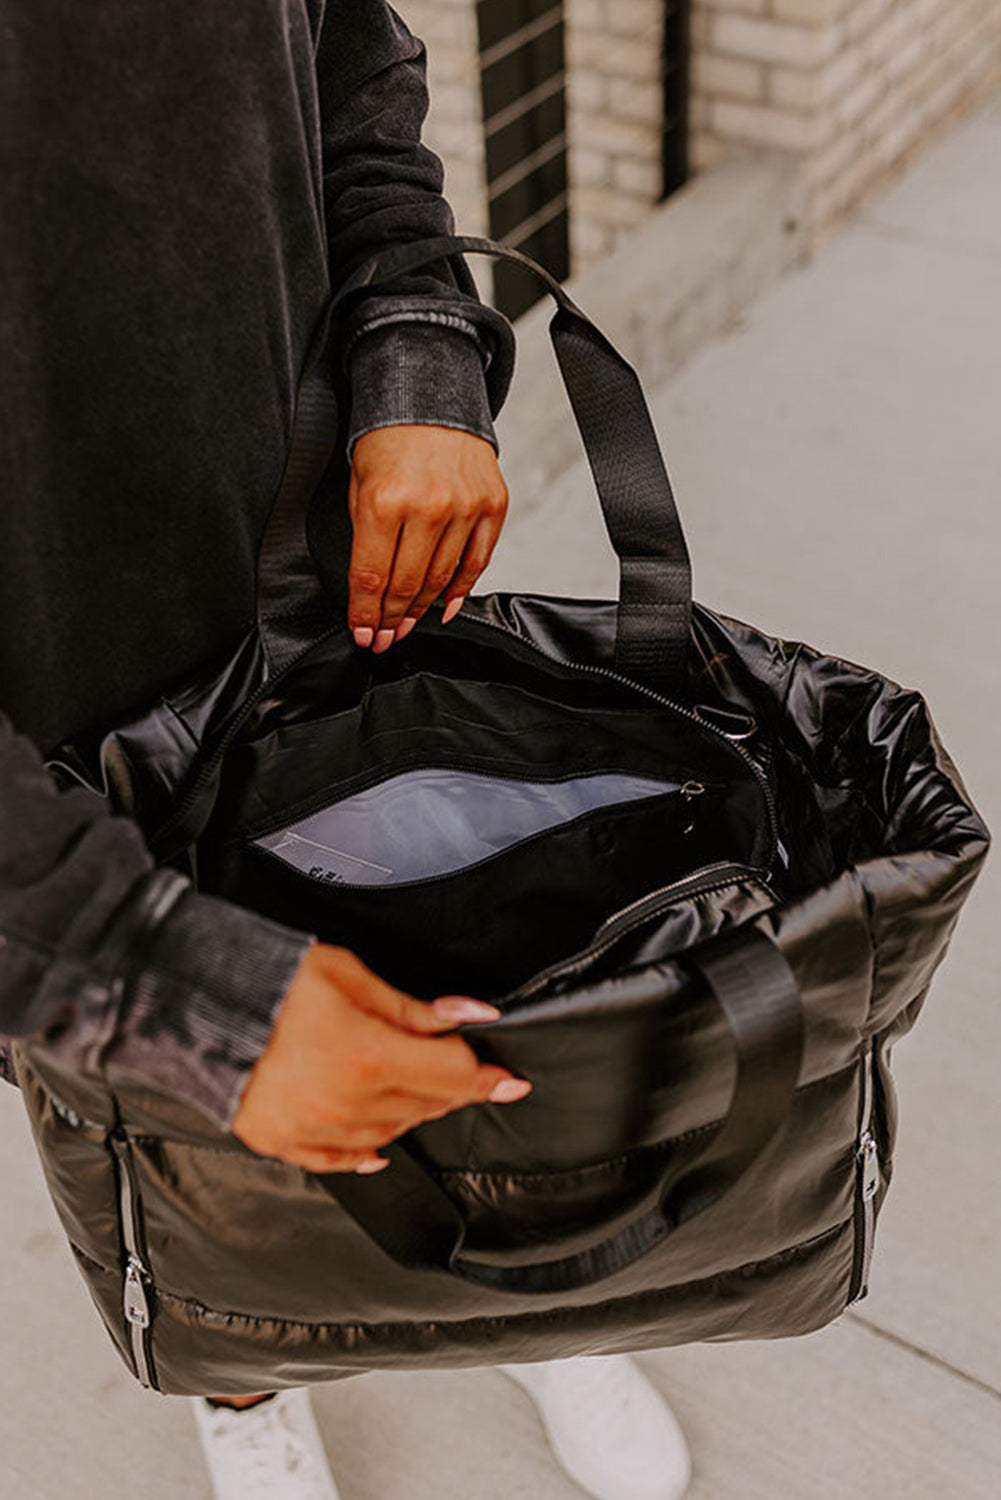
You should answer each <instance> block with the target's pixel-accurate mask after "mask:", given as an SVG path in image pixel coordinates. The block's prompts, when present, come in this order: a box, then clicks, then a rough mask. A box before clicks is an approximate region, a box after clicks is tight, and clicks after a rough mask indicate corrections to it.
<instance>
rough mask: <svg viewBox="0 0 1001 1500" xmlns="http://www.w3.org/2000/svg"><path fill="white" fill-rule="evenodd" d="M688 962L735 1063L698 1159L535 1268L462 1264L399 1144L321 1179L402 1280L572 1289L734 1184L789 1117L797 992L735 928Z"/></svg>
mask: <svg viewBox="0 0 1001 1500" xmlns="http://www.w3.org/2000/svg"><path fill="white" fill-rule="evenodd" d="M684 959H685V962H686V964H690V965H691V967H693V968H695V969H696V970H698V972H699V973H700V974H701V975H702V978H703V979H704V981H705V983H706V985H707V986H708V988H709V991H710V993H711V994H712V996H713V998H714V999H715V1001H716V1003H717V1005H718V1006H719V1008H720V1010H721V1011H722V1013H723V1015H724V1017H725V1019H726V1023H727V1028H728V1030H729V1034H730V1037H731V1040H732V1042H733V1046H734V1051H735V1053H736V1062H737V1069H736V1078H735V1082H734V1089H733V1095H732V1097H731V1100H730V1107H729V1110H728V1111H727V1116H726V1119H725V1120H724V1121H723V1123H722V1125H721V1127H720V1129H719V1130H718V1131H716V1132H714V1134H713V1136H712V1138H711V1140H710V1141H709V1144H708V1145H707V1146H706V1148H705V1150H704V1151H702V1152H701V1153H700V1154H699V1155H698V1156H697V1157H696V1159H695V1160H694V1161H693V1162H691V1163H690V1164H689V1165H688V1166H686V1167H685V1168H683V1169H682V1171H681V1172H680V1173H673V1172H672V1171H671V1168H670V1164H668V1166H667V1168H666V1169H664V1170H661V1171H657V1170H655V1171H654V1172H653V1173H652V1178H651V1182H650V1184H649V1187H648V1190H647V1193H646V1194H645V1195H644V1196H645V1200H646V1206H645V1207H639V1208H638V1209H637V1210H636V1211H635V1212H633V1213H632V1214H631V1215H628V1214H627V1216H626V1219H627V1221H626V1222H625V1223H622V1222H621V1221H620V1223H619V1225H618V1227H616V1228H615V1229H613V1230H612V1232H611V1233H610V1234H607V1235H606V1236H605V1237H604V1238H599V1239H598V1240H597V1243H595V1244H593V1245H592V1246H590V1247H589V1248H588V1249H585V1250H580V1251H576V1252H574V1253H573V1254H570V1255H564V1256H560V1257H558V1258H556V1259H553V1260H542V1261H536V1262H535V1263H533V1264H530V1265H507V1264H503V1263H501V1264H498V1263H494V1262H491V1261H490V1260H483V1259H473V1258H472V1257H469V1256H466V1255H464V1254H463V1249H464V1241H465V1233H466V1226H465V1221H464V1219H463V1216H462V1213H461V1211H460V1209H459V1208H458V1206H457V1204H456V1203H455V1202H454V1200H453V1199H452V1198H451V1197H450V1196H449V1194H448V1193H446V1191H445V1189H444V1188H443V1187H442V1186H441V1184H440V1183H439V1182H438V1181H437V1180H436V1179H435V1177H434V1175H433V1174H432V1173H431V1172H430V1171H428V1170H427V1168H426V1167H424V1166H423V1165H422V1164H421V1162H419V1161H418V1159H417V1157H416V1156H415V1155H414V1153H413V1152H412V1151H411V1150H410V1149H409V1147H408V1144H407V1142H406V1140H405V1139H403V1138H399V1139H397V1140H395V1141H393V1142H391V1144H390V1145H389V1146H387V1147H384V1148H383V1154H384V1155H385V1156H387V1157H388V1158H389V1161H390V1162H391V1165H390V1167H389V1168H388V1170H387V1171H385V1172H382V1173H379V1174H378V1176H374V1177H360V1176H357V1175H355V1174H352V1173H351V1172H334V1173H329V1174H326V1175H321V1176H320V1177H319V1180H320V1181H321V1182H322V1183H323V1185H324V1187H325V1188H326V1189H327V1191H328V1192H329V1193H330V1195H331V1197H333V1198H335V1199H336V1200H337V1202H338V1203H339V1204H340V1206H341V1208H343V1209H344V1210H345V1212H346V1213H348V1214H350V1216H351V1217H352V1218H353V1219H354V1220H355V1222H356V1223H357V1224H358V1225H359V1227H360V1228H361V1229H363V1230H364V1231H365V1233H366V1234H367V1235H368V1236H369V1238H370V1239H372V1240H374V1241H375V1243H376V1244H377V1245H379V1246H380V1247H381V1249H382V1250H384V1251H385V1253H386V1254H387V1255H388V1256H389V1257H390V1258H391V1259H392V1260H394V1261H395V1262H396V1263H397V1265H400V1266H402V1267H404V1268H405V1269H407V1270H415V1271H436V1272H444V1273H446V1274H448V1275H450V1276H454V1277H457V1278H458V1279H459V1280H461V1281H471V1282H475V1283H477V1284H478V1285H480V1286H487V1287H492V1288H493V1289H494V1290H496V1291H505V1292H513V1293H515V1294H518V1295H526V1294H527V1295H532V1294H536V1293H539V1294H547V1293H550V1294H551V1293H553V1292H564V1291H571V1290H574V1289H576V1288H578V1287H584V1286H592V1285H594V1283H595V1282H599V1281H603V1280H605V1278H606V1277H608V1276H612V1275H614V1274H615V1273H616V1272H617V1271H621V1270H622V1269H623V1268H624V1267H625V1266H628V1265H630V1264H632V1262H633V1261H636V1260H638V1259H640V1257H641V1256H643V1255H645V1254H646V1253H647V1252H648V1251H649V1250H652V1249H653V1247H654V1246H655V1245H656V1244H657V1243H659V1242H660V1241H661V1240H663V1239H664V1238H665V1237H666V1236H668V1235H673V1234H677V1233H679V1232H680V1231H681V1230H682V1229H683V1228H684V1226H685V1225H686V1224H687V1223H689V1222H690V1221H691V1220H692V1219H695V1218H697V1217H698V1216H699V1215H700V1214H703V1213H705V1212H706V1211H707V1210H708V1209H711V1208H712V1207H713V1205H714V1204H716V1203H718V1202H720V1201H721V1199H723V1198H725V1197H726V1195H727V1194H728V1193H729V1192H730V1191H731V1190H732V1189H733V1188H734V1187H735V1186H736V1184H737V1183H738V1182H739V1181H740V1179H741V1178H742V1177H743V1176H744V1174H745V1173H746V1172H747V1171H748V1170H749V1169H750V1168H751V1167H752V1166H753V1165H754V1163H755V1162H756V1161H757V1160H758V1158H759V1157H760V1155H761V1153H762V1152H763V1151H764V1149H765V1147H766V1146H767V1145H768V1144H769V1142H770V1141H771V1140H773V1139H774V1137H775V1135H776V1134H777V1133H778V1131H779V1130H780V1129H781V1127H782V1126H783V1125H784V1124H785V1122H786V1120H787V1119H788V1117H789V1111H790V1108H791V1105H792V1100H793V1095H794V1093H795V1090H796V1086H797V1083H798V1080H799V1074H800V1069H801V1066H802V1060H803V1038H804V1029H805V1021H804V1013H803V1002H802V998H801V996H800V991H799V985H798V984H797V982H796V978H795V975H794V974H793V972H792V970H791V969H790V967H789V964H788V962H787V961H786V958H785V956H784V954H783V953H782V951H781V949H780V948H779V947H778V945H777V943H775V941H774V940H773V939H772V938H771V937H770V936H769V934H768V933H766V932H764V931H763V930H762V929H760V928H758V927H741V928H738V929H736V930H735V931H733V932H728V933H724V934H723V935H721V936H719V937H716V938H713V939H711V940H710V941H709V942H707V943H704V944H702V945H700V946H699V947H698V948H694V949H692V950H691V951H690V952H689V953H687V954H685V955H684ZM497 1024H500V1023H497ZM651 1197H652V1200H653V1201H652V1202H651V1201H650V1200H651Z"/></svg>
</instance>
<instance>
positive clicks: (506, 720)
mask: <svg viewBox="0 0 1001 1500" xmlns="http://www.w3.org/2000/svg"><path fill="white" fill-rule="evenodd" d="M588 686H589V687H591V685H590V684H588ZM578 687H579V685H578V684H572V685H570V691H569V692H568V693H567V695H566V696H567V697H568V698H569V699H570V700H571V701H569V702H567V701H560V693H559V687H558V684H550V685H549V686H548V688H547V692H546V694H545V696H543V695H542V694H541V693H538V692H535V691H532V690H529V689H527V688H524V687H519V686H517V685H515V684H514V683H511V682H481V681H475V682H474V681H463V680H461V679H455V678H451V677H445V676H440V675H436V674H434V673H428V672H416V673H413V674H411V675H409V676H407V677H401V678H397V679H395V680H389V681H384V682H381V683H377V684H376V685H374V686H372V687H370V688H369V689H368V690H367V691H366V692H364V693H363V695H362V697H361V701H360V702H359V703H357V704H355V705H354V706H353V707H351V708H348V709H345V710H341V711H340V712H335V713H331V714H328V715H325V716H322V717H319V718H314V719H312V720H299V721H296V722H293V723H291V724H288V723H280V724H278V725H276V726H275V727H272V728H271V729H270V730H268V731H267V732H265V733H264V734H261V735H258V737H256V738H255V739H254V740H253V741H251V742H249V743H246V744H243V745H241V746H239V747H238V748H237V749H236V750H235V751H233V752H231V754H230V756H229V757H228V759H227V763H226V766H225V774H224V777H223V790H222V792H221V794H220V798H219V801H218V804H217V807H216V811H215V814H214V816H213V820H212V823H211V824H210V826H209V829H208V830H207V833H206V835H205V836H204V838H203V840H202V843H201V845H200V847H199V879H200V884H201V885H202V887H203V888H205V889H209V890H212V891H214V892H215V893H217V894H222V895H226V896H228V897H229V898H230V899H233V900H237V901H239V902H240V903H241V904H243V905H247V906H251V907H252V908H254V909H256V910H260V911H262V912H264V913H265V914H266V915H269V916H271V917H273V918H275V919H277V920H280V921H283V922H286V923H288V924H289V925H292V926H295V927H299V928H301V929H304V930H306V931H310V932H313V933H315V934H316V936H317V937H319V938H320V939H321V941H324V942H328V943H337V944H343V945H344V946H346V947H350V948H351V949H352V950H353V951H354V952H355V953H357V954H358V955H359V957H361V958H362V959H363V961H364V962H365V963H367V964H368V965H369V966H370V967H371V968H372V969H373V970H374V971H375V972H376V973H378V974H380V975H381V976H382V977H383V978H385V979H387V980H388V981H389V982H390V983H392V984H395V985H398V986H399V987H400V988H402V989H405V990H407V991H408V992H409V993H411V994H414V995H417V996H419V997H420V998H432V997H433V996H434V995H438V994H447V993H461V994H469V995H475V996H479V997H481V998H484V999H497V998H500V997H503V996H504V995H505V994H507V993H509V992H510V991H511V990H513V989H516V988H517V987H518V986H519V985H520V984H522V983H524V981H525V980H526V979H528V978H529V977H531V976H532V975H533V974H535V973H536V972H538V971H539V970H540V969H542V968H546V967H548V966H549V965H551V964H553V963H555V962H557V961H559V960H561V959H563V958H564V957H566V958H569V957H571V956H572V955H573V954H575V953H577V952H579V951H580V950H581V949H582V948H584V947H585V946H586V945H587V943H588V942H589V941H590V939H591V938H592V937H593V935H594V933H595V932H596V931H597V929H598V928H599V927H600V926H601V925H602V923H604V922H605V921H607V919H608V918H609V917H610V916H612V915H613V914H614V913H616V912H617V911H620V910H621V909H622V908H624V907H626V906H628V905H630V904H631V903H633V902H635V901H636V900H638V899H639V898H640V897H643V896H646V895H648V894H649V893H650V892H653V891H657V890H660V889H662V888H664V887H667V886H669V885H670V884H671V883H672V882H675V881H677V880H679V879H681V878H683V877H688V876H690V875H692V874H693V873H696V872H698V871H700V870H702V869H705V868H706V867H707V866H712V865H715V864H718V863H720V862H723V861H726V862H729V863H736V864H741V865H745V866H749V867H752V868H759V869H760V868H761V861H762V859H763V858H765V857H766V851H767V848H768V845H769V842H770V833H769V830H768V827H767V817H766V812H765V805H764V799H763V797H762V793H761V789H760V786H759V784H758V783H757V781H756V780H755V778H754V776H753V774H752V773H751V771H750V769H749V768H748V767H747V765H746V762H744V761H742V760H741V758H740V757H739V755H737V754H735V753H734V752H733V750H732V749H731V747H729V746H728V745H727V744H726V743H725V742H723V741H721V740H720V739H719V738H718V737H716V736H711V735H707V734H706V732H705V730H704V729H703V728H701V727H700V726H698V725H697V724H695V723H692V722H690V721H687V720H685V719H684V718H683V717H680V716H679V715H678V714H677V713H675V712H672V711H671V710H669V709H664V710H663V711H661V710H658V709H657V708H656V706H653V707H652V709H647V708H646V707H643V706H638V705H637V700H636V698H635V696H625V695H624V694H623V693H622V691H621V690H619V689H615V688H614V684H613V685H612V686H611V687H610V688H609V689H608V690H607V691H606V692H605V694H604V698H605V706H603V707H602V706H598V704H596V703H595V702H594V701H593V696H594V695H593V691H592V693H591V698H592V701H590V702H589V703H587V705H586V706H582V705H581V704H580V703H579V702H577V701H574V699H575V697H576V696H577V693H578ZM272 722H273V720H272Z"/></svg>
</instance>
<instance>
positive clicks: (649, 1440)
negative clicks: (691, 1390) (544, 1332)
mask: <svg viewBox="0 0 1001 1500" xmlns="http://www.w3.org/2000/svg"><path fill="white" fill-rule="evenodd" d="M496 1368H497V1369H499V1370H503V1372H504V1374H505V1375H510V1377H511V1378H512V1380H515V1381H517V1383H518V1384H519V1385H520V1386H521V1387H522V1389H523V1390H526V1391H527V1392H528V1394H529V1395H530V1396H531V1397H532V1399H533V1400H534V1401H535V1403H536V1405H537V1407H538V1409H539V1415H540V1416H541V1418H542V1423H543V1426H544V1427H545V1429H546V1436H547V1437H548V1439H549V1442H550V1444H551V1446H552V1449H553V1453H554V1454H555V1456H556V1458H557V1460H558V1461H559V1463H560V1464H561V1465H562V1467H563V1468H564V1469H565V1470H566V1472H567V1473H568V1474H569V1475H570V1478H571V1479H573V1480H574V1481H575V1483H577V1484H579V1485H580V1487H581V1489H582V1490H585V1491H586V1492H587V1493H588V1494H589V1495H593V1496H594V1497H595V1500H678V1497H679V1496H680V1495H683V1494H684V1493H685V1490H686V1489H687V1488H688V1484H689V1480H690V1479H691V1477H692V1465H691V1459H690V1458H689V1456H688V1445H687V1443H686V1442H685V1438H684V1434H683V1433H682V1431H681V1428H680V1427H679V1426H678V1423H677V1420H676V1419H675V1416H674V1413H673V1412H672V1411H671V1408H670V1407H669V1406H668V1404H667V1402H666V1401H665V1400H664V1398H663V1397H662V1396H661V1395H660V1394H659V1392H658V1391H657V1390H656V1389H655V1388H654V1386H652V1385H651V1383H650V1381H649V1380H648V1379H647V1378H646V1376H645V1375H644V1374H643V1372H642V1370H641V1369H640V1368H639V1366H638V1365H636V1364H634V1363H633V1361H632V1360H631V1359H630V1358H629V1356H628V1355H627V1354H587V1355H580V1356H578V1357H577V1358H575V1359H562V1360H551V1361H545V1362H539V1363H537V1364H518V1365H498V1366H497V1367H496Z"/></svg>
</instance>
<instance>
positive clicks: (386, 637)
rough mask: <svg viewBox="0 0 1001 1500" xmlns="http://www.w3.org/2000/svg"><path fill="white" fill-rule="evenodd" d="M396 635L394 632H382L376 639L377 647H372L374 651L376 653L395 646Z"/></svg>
mask: <svg viewBox="0 0 1001 1500" xmlns="http://www.w3.org/2000/svg"><path fill="white" fill-rule="evenodd" d="M395 633H396V632H395V631H393V630H380V631H379V633H378V635H377V636H376V638H375V645H374V646H373V647H372V650H373V651H375V652H379V651H386V650H388V649H389V647H390V646H391V645H392V644H393V636H394V635H395Z"/></svg>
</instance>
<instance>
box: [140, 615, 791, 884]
mask: <svg viewBox="0 0 1001 1500" xmlns="http://www.w3.org/2000/svg"><path fill="white" fill-rule="evenodd" d="M468 623H470V624H474V625H482V626H485V627H486V628H487V629H488V630H496V631H499V632H500V634H501V635H505V636H507V637H508V638H509V639H510V640H513V641H516V642H518V644H519V645H521V646H524V647H527V649H528V650H530V651H534V652H535V653H536V655H538V656H541V657H543V659H544V660H546V661H550V662H552V663H554V665H556V666H559V667H565V668H566V669H567V670H568V671H571V672H583V673H584V674H585V675H586V676H593V677H604V678H607V679H608V680H609V681H610V682H616V683H618V684H619V685H620V686H622V687H625V688H628V689H629V690H631V691H632V692H635V693H640V694H641V695H642V696H643V697H645V698H648V699H649V700H651V701H652V702H654V703H659V704H660V705H661V706H662V707H663V708H669V709H671V710H672V711H673V712H674V713H676V714H678V715H680V717H681V718H684V719H688V720H689V721H690V722H691V723H693V724H695V725H697V727H698V728H699V729H701V730H703V731H705V732H706V733H708V734H711V735H713V736H714V737H715V738H716V739H718V740H720V741H721V742H722V743H723V744H724V745H725V746H726V747H727V749H728V750H729V751H730V752H731V753H732V754H734V755H736V756H737V757H738V758H739V759H740V760H742V761H743V762H744V763H745V765H746V766H747V767H748V768H749V769H750V771H751V774H752V775H753V776H754V778H755V780H756V781H757V782H758V784H759V786H760V787H761V791H762V794H763V796H764V800H765V806H766V808H767V810H768V822H769V832H770V834H771V846H770V850H769V857H768V859H767V860H766V861H765V867H766V869H770V868H771V866H772V864H773V862H774V860H775V857H776V852H777V850H778V818H777V815H776V808H775V799H774V796H773V794H772V789H771V785H770V783H769V781H768V777H767V775H766V774H765V772H764V771H763V770H762V768H761V767H760V766H759V765H758V763H757V761H756V760H755V759H754V757H753V756H752V755H749V754H748V752H747V751H746V750H744V749H743V748H742V746H741V745H740V744H738V743H737V741H736V739H735V737H734V736H733V735H728V734H726V733H725V732H724V731H723V730H721V729H718V728H717V727H716V726H715V725H714V724H712V723H710V722H709V720H708V719H705V718H703V717H702V716H701V715H699V714H697V713H695V712H694V711H693V710H692V709H690V708H685V707H684V706H683V705H682V704H680V703H675V702H674V701H673V700H672V699H670V698H665V697H664V696H663V694H661V693H658V692H655V690H654V689H653V688H648V687H645V686H644V685H643V684H642V683H639V682H634V681H633V679H632V678H631V677H625V676H623V675H622V673H621V672H614V671H612V669H611V668H610V667H596V666H591V665H588V664H586V663H584V662H575V661H567V660H566V659H565V658H564V657H560V656H553V655H552V653H551V652H549V651H544V650H543V648H542V647H541V646H538V645H536V643H535V642H534V641H531V640H528V639H527V638H526V637H525V636H522V635H519V634H518V632H517V631H515V630H511V629H510V627H509V626H507V625H501V624H499V623H498V622H497V621H494V620H480V619H477V620H475V621H469V622H468ZM343 629H344V626H343V624H337V625H334V626H331V628H330V629H329V630H326V631H324V632H323V633H322V634H321V635H320V636H318V637H317V639H316V640H314V641H312V642H311V643H310V644H309V645H308V646H305V647H304V648H303V649H302V650H301V651H299V652H297V653H296V655H295V656H294V657H293V658H292V660H291V661H289V662H286V664H285V666H284V667H282V669H281V671H280V672H278V673H276V674H275V676H273V677H270V678H268V679H266V680H265V681H264V682H262V683H261V684H260V685H259V687H258V688H257V690H256V691H255V692H254V693H252V694H251V696H250V698H248V699H247V702H246V703H245V704H244V706H243V708H242V709H241V710H240V712H239V713H238V714H237V715H236V717H235V719H234V720H233V721H232V723H231V724H230V725H229V727H228V729H227V730H226V731H225V733H224V734H223V736H222V738H221V740H220V741H219V743H218V744H217V745H216V746H215V747H214V749H213V750H212V752H211V753H210V754H209V755H208V757H207V759H206V760H205V761H203V763H202V765H201V768H200V769H199V771H198V772H197V773H196V775H195V778H194V780H193V781H192V782H191V784H190V786H189V787H188V789H187V791H186V792H184V794H183V795H182V797H181V800H180V802H179V803H178V804H177V806H176V808H175V809H174V811H173V813H171V815H170V817H169V818H168V819H167V820H166V822H165V823H164V824H162V826H161V827H160V828H158V829H157V830H156V832H155V834H153V835H152V837H151V839H150V843H151V844H157V845H159V844H161V843H163V842H166V841H167V840H168V838H169V835H170V833H171V831H172V830H173V829H174V828H176V827H177V826H178V824H179V823H181V822H182V821H183V819H184V817H185V815H186V814H187V812H188V811H189V809H190V808H191V807H192V806H193V804H194V803H195V802H196V801H197V799H198V797H199V796H200V794H201V792H202V790H203V788H204V787H205V786H207V785H208V783H209V781H210V779H211V777H212V775H213V773H214V772H215V769H216V766H217V764H218V762H219V760H220V758H221V757H222V756H223V755H224V754H225V752H226V750H228V748H229V746H230V745H231V744H232V742H233V740H234V738H235V737H236V735H237V734H238V733H239V731H240V729H242V727H243V725H244V724H245V723H246V721H247V719H248V718H249V716H250V714H251V713H252V712H253V710H254V709H255V708H256V707H257V705H258V703H259V702H260V701H261V699H262V698H263V697H264V696H265V695H266V694H267V693H268V692H270V691H271V690H273V689H274V688H275V687H276V686H277V685H278V683H280V682H281V681H282V679H283V678H284V677H286V676H287V675H288V673H289V672H291V671H292V670H293V668H295V667H296V666H298V664H299V663H300V662H301V661H302V660H304V658H305V657H307V656H309V654H310V652H312V651H315V650H316V648H317V647H318V646H321V645H322V644H323V643H324V641H327V640H330V639H331V637H333V636H335V635H337V634H339V633H340V631H342V630H343Z"/></svg>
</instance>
